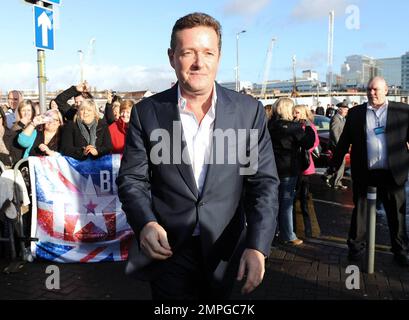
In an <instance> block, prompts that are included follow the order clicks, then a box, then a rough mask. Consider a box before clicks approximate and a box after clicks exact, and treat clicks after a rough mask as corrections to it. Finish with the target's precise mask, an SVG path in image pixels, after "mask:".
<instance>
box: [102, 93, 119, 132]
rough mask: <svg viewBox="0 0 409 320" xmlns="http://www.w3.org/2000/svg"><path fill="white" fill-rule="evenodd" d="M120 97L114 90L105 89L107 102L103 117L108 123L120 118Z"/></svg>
mask: <svg viewBox="0 0 409 320" xmlns="http://www.w3.org/2000/svg"><path fill="white" fill-rule="evenodd" d="M121 103H122V98H121V97H120V96H117V95H116V91H107V103H106V104H105V110H104V119H105V121H106V123H107V124H108V126H109V125H111V124H113V123H114V122H115V121H118V119H119V118H120V110H119V109H120V105H121Z"/></svg>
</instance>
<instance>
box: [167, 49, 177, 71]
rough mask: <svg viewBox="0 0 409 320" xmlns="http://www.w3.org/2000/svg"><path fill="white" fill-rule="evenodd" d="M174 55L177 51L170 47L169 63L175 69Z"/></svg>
mask: <svg viewBox="0 0 409 320" xmlns="http://www.w3.org/2000/svg"><path fill="white" fill-rule="evenodd" d="M174 55H175V52H174V51H173V50H172V49H171V48H169V49H168V58H169V63H170V65H171V66H172V68H173V69H175V63H174V61H173V57H174Z"/></svg>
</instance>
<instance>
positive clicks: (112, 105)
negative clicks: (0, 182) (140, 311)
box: [0, 13, 409, 299]
mask: <svg viewBox="0 0 409 320" xmlns="http://www.w3.org/2000/svg"><path fill="white" fill-rule="evenodd" d="M221 43H222V41H221V26H220V24H219V22H218V21H217V20H215V19H214V18H213V17H211V16H209V15H207V14H204V13H192V14H188V15H186V16H184V17H182V18H180V19H179V20H177V21H176V23H175V25H174V27H173V29H172V34H171V41H170V48H169V49H168V58H169V61H170V64H171V66H172V67H173V68H174V70H175V74H176V76H177V78H178V82H177V83H176V84H175V85H174V86H173V87H172V88H170V89H168V90H166V91H163V92H160V93H158V94H157V95H155V96H153V97H149V98H147V99H144V100H142V101H141V102H139V103H138V104H137V105H136V106H135V108H133V111H132V115H131V116H130V113H131V112H130V111H131V109H132V107H133V103H132V102H130V101H121V99H119V98H118V97H114V96H112V95H111V94H108V95H107V105H106V108H105V110H104V114H103V115H100V114H99V112H98V109H97V106H96V104H95V102H94V101H93V99H92V96H91V95H90V93H89V92H90V90H89V87H88V85H87V83H81V84H79V85H78V86H72V87H70V88H68V89H67V90H65V91H64V92H62V93H61V94H59V95H58V96H57V97H56V98H55V99H54V100H53V101H51V102H50V107H49V108H50V111H48V112H47V113H45V114H43V115H39V114H38V111H36V108H35V106H34V104H33V102H31V101H29V100H23V97H22V95H21V94H20V93H19V92H17V91H10V92H9V95H8V106H7V108H6V110H5V111H0V112H1V114H0V115H1V118H0V121H1V122H0V124H1V131H0V135H1V137H2V139H1V140H0V141H1V142H0V156H1V159H4V163H8V164H9V165H12V164H13V163H15V162H16V161H18V160H19V158H24V157H27V156H30V155H33V156H36V155H47V156H55V155H58V154H62V155H67V156H70V157H73V158H76V159H79V160H84V159H88V158H97V157H100V156H103V155H106V154H109V153H111V152H119V153H121V152H123V157H122V160H121V166H120V170H119V173H118V178H117V180H116V183H117V185H118V196H119V199H120V201H121V203H122V209H123V211H124V213H125V214H126V216H127V219H128V222H129V224H130V226H131V228H132V229H133V231H134V233H135V236H136V237H135V239H134V245H133V246H132V248H131V250H130V252H129V258H128V264H127V267H126V272H127V273H128V274H133V275H134V276H135V277H136V278H139V279H141V280H148V281H149V282H150V285H151V289H152V296H153V298H154V299H199V298H206V299H208V298H210V297H212V298H228V297H229V295H230V293H231V290H232V287H233V283H234V280H238V281H241V280H243V282H244V284H243V286H242V292H243V293H249V292H251V291H253V290H254V289H255V288H256V287H257V286H258V285H259V284H260V283H261V282H262V280H263V277H264V272H265V259H266V258H267V257H268V255H269V253H270V248H271V244H272V242H273V239H274V236H275V235H277V231H278V239H279V241H281V242H283V243H285V244H288V245H295V246H299V245H301V244H302V243H303V241H302V240H301V239H299V238H298V237H297V235H296V234H295V232H294V226H293V206H294V198H295V195H296V190H297V189H298V190H299V194H300V199H301V208H302V211H303V213H306V212H307V210H308V208H307V205H306V203H307V197H308V187H309V176H310V175H311V174H313V173H314V172H315V167H314V161H313V160H312V153H313V151H314V149H316V147H317V146H318V144H319V139H318V134H317V129H316V128H315V127H314V121H313V120H314V119H313V117H314V115H313V113H312V112H311V110H310V108H308V107H306V106H303V105H295V104H294V101H293V100H292V99H291V98H280V99H278V101H277V102H276V103H275V104H274V105H272V106H266V108H265V110H264V108H263V105H262V104H261V102H260V101H257V100H255V99H253V98H252V97H250V96H248V95H246V94H240V93H237V92H234V91H231V90H228V89H226V88H223V87H221V86H220V85H218V84H217V83H216V82H215V78H216V74H217V69H218V65H219V61H220V54H221ZM386 94H387V84H386V82H385V81H384V80H383V79H382V78H379V77H378V78H375V79H373V80H371V82H370V83H369V84H368V100H369V101H368V103H367V104H362V105H360V106H357V107H353V108H351V110H349V107H348V106H347V105H346V106H345V105H340V106H339V108H338V110H337V111H335V108H331V106H329V107H328V108H327V110H326V111H327V112H328V115H329V116H332V120H331V131H332V133H331V135H333V146H332V148H333V152H334V156H333V159H332V160H331V163H330V166H329V168H328V170H327V173H328V181H331V182H328V183H330V185H332V186H333V187H336V188H337V189H344V187H343V184H342V182H341V180H342V174H343V162H344V157H345V154H346V153H347V152H348V150H349V148H350V146H351V145H352V150H351V163H352V178H353V193H354V199H353V200H354V205H355V208H354V211H353V215H352V221H351V227H350V232H349V238H348V245H349V249H350V258H351V259H354V260H356V259H358V258H359V257H360V256H361V255H362V252H363V248H364V242H365V225H364V224H365V214H366V206H365V201H366V187H367V185H368V184H369V183H374V184H376V185H377V186H378V187H379V197H380V199H381V201H382V202H383V204H384V206H385V210H386V213H387V216H388V224H389V227H390V230H391V240H392V249H393V252H394V254H395V258H396V260H397V262H398V263H400V264H401V265H405V266H409V258H408V256H407V250H408V239H407V235H406V221H405V195H404V188H403V185H404V183H405V181H406V179H407V176H408V167H409V152H408V149H409V144H408V141H409V130H408V126H409V125H408V123H409V109H407V105H404V104H398V103H393V102H388V101H387V99H386V98H385V97H386ZM72 98H73V99H74V104H73V105H70V104H69V103H68V101H69V100H70V99H72ZM315 111H316V113H317V114H318V113H322V112H323V110H321V107H320V106H318V107H317V108H316V110H315ZM347 112H348V116H347ZM265 114H267V117H266V116H265ZM175 121H179V122H181V124H182V128H183V132H178V131H177V130H176V129H177V128H176V127H175V125H174V122H175ZM128 123H130V125H128ZM232 128H234V129H238V130H242V131H245V134H246V136H245V139H244V140H245V141H251V139H252V138H253V137H252V136H251V133H252V132H257V134H256V135H255V137H256V139H257V147H258V148H257V157H256V158H257V169H256V170H255V171H252V173H251V174H241V172H242V169H243V168H242V165H243V164H242V163H240V162H236V163H228V164H227V163H223V164H219V163H217V164H215V165H213V163H212V161H211V160H212V159H211V157H212V156H215V155H214V154H213V153H212V149H213V150H218V148H219V147H220V145H219V144H218V143H221V142H220V141H217V139H212V136H213V133H214V132H215V131H216V130H225V131H227V130H233V129H232ZM390 128H393V129H394V130H389V129H390ZM163 129H165V130H168V132H169V133H170V136H172V137H175V136H177V135H182V134H184V137H183V138H184V139H182V137H179V136H177V138H179V139H175V140H172V141H169V143H167V144H166V143H165V144H164V147H165V148H169V150H167V151H169V152H170V153H172V157H171V159H172V161H174V162H172V163H164V162H157V161H155V159H154V158H153V157H154V155H153V153H152V152H151V151H152V149H155V148H157V145H158V144H159V143H160V142H159V141H157V140H155V139H151V138H152V134H153V133H154V132H157V130H163ZM125 136H127V138H126V139H125ZM223 143H224V141H223ZM124 146H125V148H124ZM182 147H184V151H186V152H185V154H184V156H185V158H188V159H189V160H190V163H186V162H182V163H181V162H180V161H179V162H178V161H177V159H179V158H178V157H177V156H178V155H176V154H174V153H175V150H181V149H183V148H182ZM229 147H230V146H229ZM165 151H166V150H165ZM250 151H251V150H250ZM250 153H251V152H250ZM2 161H3V160H2ZM250 166H251V163H250ZM380 182H385V183H386V186H385V185H381V184H380Z"/></svg>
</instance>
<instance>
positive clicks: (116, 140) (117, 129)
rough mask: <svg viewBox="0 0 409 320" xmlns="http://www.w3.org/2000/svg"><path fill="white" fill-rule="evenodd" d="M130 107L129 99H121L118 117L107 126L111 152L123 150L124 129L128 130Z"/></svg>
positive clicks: (131, 103) (131, 104)
mask: <svg viewBox="0 0 409 320" xmlns="http://www.w3.org/2000/svg"><path fill="white" fill-rule="evenodd" d="M132 107H133V102H132V101H131V100H123V101H122V102H121V105H120V107H119V114H120V116H119V119H118V120H117V121H115V122H114V123H113V124H111V125H110V126H109V132H110V134H111V141H112V146H113V150H112V153H123V152H124V147H125V137H126V131H127V130H128V123H129V119H130V116H131V110H132Z"/></svg>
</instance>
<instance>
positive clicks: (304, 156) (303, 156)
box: [299, 147, 311, 171]
mask: <svg viewBox="0 0 409 320" xmlns="http://www.w3.org/2000/svg"><path fill="white" fill-rule="evenodd" d="M299 153H300V163H301V171H305V170H307V169H308V168H309V167H310V164H311V160H310V152H309V151H308V150H307V149H305V148H303V147H300V152H299Z"/></svg>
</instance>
